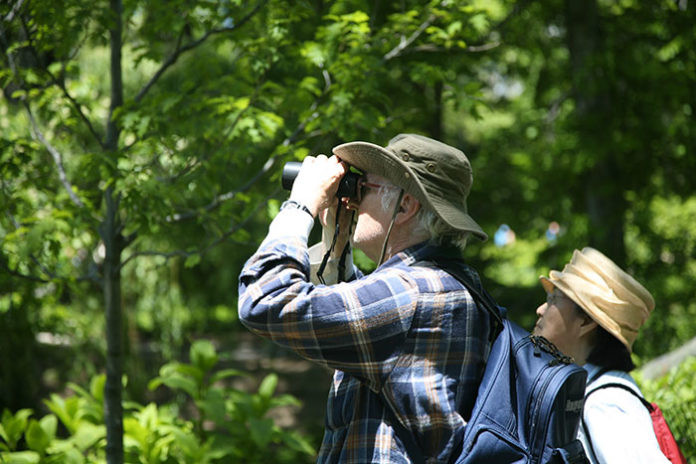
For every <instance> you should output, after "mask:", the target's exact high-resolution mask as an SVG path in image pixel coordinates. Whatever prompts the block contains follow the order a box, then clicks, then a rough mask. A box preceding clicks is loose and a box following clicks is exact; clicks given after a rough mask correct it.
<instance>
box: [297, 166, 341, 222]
mask: <svg viewBox="0 0 696 464" xmlns="http://www.w3.org/2000/svg"><path fill="white" fill-rule="evenodd" d="M347 171H348V166H347V165H346V164H345V163H343V162H342V161H341V160H340V159H338V158H337V157H336V156H332V157H331V158H327V157H326V156H325V155H319V156H317V157H316V158H315V157H313V156H308V157H306V158H305V159H304V161H303V162H302V167H301V168H300V172H299V173H298V174H297V178H296V179H295V182H294V183H293V186H292V191H291V192H290V200H294V201H296V202H298V203H300V204H302V205H305V206H306V207H307V208H309V211H310V212H311V213H312V216H313V217H316V216H317V214H318V213H319V212H320V211H322V210H324V209H326V208H328V207H330V206H331V204H332V202H334V201H335V198H336V192H337V191H338V185H339V183H340V181H341V178H343V176H344V175H345V173H346V172H347Z"/></svg>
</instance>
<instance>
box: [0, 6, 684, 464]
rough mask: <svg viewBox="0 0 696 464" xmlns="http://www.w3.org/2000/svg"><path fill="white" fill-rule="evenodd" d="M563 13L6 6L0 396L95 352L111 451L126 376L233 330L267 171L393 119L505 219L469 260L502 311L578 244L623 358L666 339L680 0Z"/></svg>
mask: <svg viewBox="0 0 696 464" xmlns="http://www.w3.org/2000/svg"><path fill="white" fill-rule="evenodd" d="M576 3H577V2H572V1H561V0H546V1H542V2H527V1H518V2H512V1H506V0H498V1H482V0H481V1H479V0H475V1H473V0H472V1H471V2H452V1H446V0H444V1H442V0H441V1H429V2H418V1H415V0H414V1H411V0H407V1H404V0H400V1H376V2H374V1H360V0H340V1H332V2H324V1H320V0H316V1H301V2H288V1H282V0H259V1H257V2H241V1H238V0H224V1H221V2H206V1H195V0H181V1H175V2H171V1H167V2H164V1H147V2H145V1H141V0H123V2H121V0H110V1H109V2H106V1H104V0H101V1H97V2H96V3H95V2H92V3H90V4H84V2H78V1H74V0H61V1H59V2H54V1H51V2H48V1H42V0H15V1H14V2H5V3H3V4H2V5H1V6H0V48H2V50H3V52H4V53H3V55H2V60H3V61H2V67H1V68H0V85H1V86H2V88H3V93H4V97H5V98H4V100H3V101H2V102H0V115H1V117H0V128H2V131H1V134H2V135H1V136H0V157H1V158H0V159H1V160H2V162H1V164H0V171H1V172H2V176H1V184H0V187H1V188H0V192H1V193H0V201H1V202H2V210H3V214H2V217H1V218H0V237H1V240H2V251H1V253H0V276H1V277H2V278H1V280H0V290H2V292H3V293H2V295H1V296H0V324H1V325H2V328H3V330H6V331H8V336H4V337H2V340H1V341H0V344H2V346H1V347H0V348H2V353H3V356H6V359H7V360H15V359H20V356H21V357H24V359H26V360H27V362H32V360H33V362H34V363H35V364H36V365H37V371H38V373H39V375H41V376H42V382H41V388H42V389H43V390H38V388H37V391H36V392H34V391H31V389H27V388H25V385H26V384H29V383H32V382H31V379H29V378H27V376H26V374H23V373H24V372H27V371H22V370H21V369H16V368H15V366H16V365H15V364H14V363H10V362H9V361H8V362H7V363H5V362H3V365H2V368H1V369H0V375H2V376H3V377H2V379H0V380H3V382H0V383H1V384H2V385H3V388H4V390H3V400H2V402H3V405H7V406H11V407H12V409H13V410H16V409H18V408H21V407H25V406H27V404H26V402H27V401H30V400H31V397H34V398H36V395H37V394H42V393H43V392H44V391H45V390H46V389H49V390H54V389H57V388H60V386H61V385H62V384H63V383H64V382H65V381H67V380H75V377H76V376H80V380H81V381H83V382H85V383H86V379H87V378H88V377H90V376H91V375H93V374H97V373H99V372H102V371H103V370H104V366H106V371H107V378H106V395H105V403H106V405H107V407H106V410H107V415H106V421H107V424H108V442H109V448H108V454H109V460H110V462H120V461H121V460H122V457H121V456H122V454H123V451H122V443H121V442H120V440H119V437H120V436H122V429H121V424H120V423H119V421H120V419H119V417H120V415H121V413H120V407H121V406H120V405H121V399H122V398H121V387H122V383H121V378H122V374H123V373H125V374H127V377H128V379H129V381H128V390H127V395H128V396H129V397H130V398H134V399H138V400H141V401H142V400H145V399H147V398H148V395H150V394H149V393H148V392H147V389H146V388H145V387H146V380H147V378H149V377H151V376H152V375H153V374H152V371H153V370H154V369H155V368H156V367H157V366H158V365H159V364H160V363H161V361H163V360H170V359H172V358H174V359H177V358H185V357H186V353H187V352H188V350H186V349H185V345H188V344H189V343H190V342H191V341H193V340H194V339H195V338H201V337H204V338H213V339H215V340H216V341H217V343H219V344H220V345H223V346H224V347H225V348H227V349H229V350H231V349H233V347H234V344H235V342H236V340H237V339H238V338H239V336H240V335H241V334H243V332H239V325H238V323H237V322H236V319H235V317H236V316H235V314H236V291H235V289H236V279H237V273H238V270H239V268H240V267H241V265H242V263H243V261H244V260H245V259H246V258H247V257H248V256H249V255H250V254H251V253H252V252H253V250H254V249H255V248H256V246H257V245H258V242H259V241H260V240H261V239H262V237H263V236H264V235H265V231H266V227H267V223H268V218H269V217H270V216H273V215H274V214H275V213H276V212H277V209H278V205H279V203H280V202H281V201H282V200H283V199H284V197H285V196H286V194H285V193H283V192H281V191H280V189H279V188H278V176H279V172H280V167H281V165H282V164H283V162H285V161H287V160H290V159H301V158H303V157H304V156H305V155H307V154H316V153H322V152H323V153H329V152H330V149H331V147H332V146H334V145H335V144H337V143H340V142H344V141H349V140H356V139H362V140H368V141H371V142H375V143H380V144H385V143H386V142H387V141H388V140H389V138H391V137H392V136H393V135H394V134H396V133H398V132H405V131H413V132H419V133H424V134H427V135H430V136H433V137H437V138H441V139H443V140H445V141H447V142H449V143H452V144H454V145H457V146H459V147H461V148H463V149H464V151H465V152H466V153H467V155H469V157H470V159H471V160H472V163H473V164H474V172H475V177H476V182H475V183H474V190H473V192H472V195H471V197H470V205H469V206H470V211H471V213H472V215H473V216H474V217H475V218H477V220H479V222H480V223H481V224H482V225H483V226H484V229H485V230H486V231H487V232H488V233H489V235H490V236H491V237H494V235H495V232H496V230H498V228H499V226H501V224H503V223H505V224H507V225H508V226H510V227H511V229H512V230H513V231H514V232H515V234H516V235H515V237H516V240H515V241H514V242H513V241H510V242H508V243H507V244H506V245H504V246H498V245H496V243H495V240H490V241H489V242H488V243H487V244H478V243H472V244H471V246H470V247H469V252H468V255H469V256H468V258H469V259H470V261H471V262H472V264H474V266H475V267H477V268H478V269H480V270H481V271H482V273H483V274H484V277H486V278H487V280H488V285H489V288H490V289H491V291H492V293H494V294H495V296H496V297H497V298H498V299H499V301H500V302H501V303H503V304H505V305H506V306H509V307H510V309H511V311H510V315H511V317H512V318H513V319H515V320H517V321H518V322H521V323H522V324H523V325H526V326H528V327H531V325H532V324H533V320H534V317H535V316H534V313H533V309H534V308H536V306H537V305H538V304H539V302H541V301H543V295H542V291H541V289H540V286H539V285H538V281H537V278H538V276H539V274H541V273H545V272H547V271H548V269H549V267H554V268H558V267H559V266H561V265H562V264H563V263H564V262H565V261H567V260H568V259H569V257H570V254H571V253H572V250H573V249H574V248H578V247H582V246H584V245H587V244H592V245H594V246H596V247H597V248H599V249H601V250H603V251H605V252H606V253H607V254H609V255H610V256H611V257H612V258H614V259H615V260H617V261H618V262H619V263H622V264H625V265H626V266H627V267H628V269H629V270H630V271H631V272H632V273H633V274H634V275H636V276H637V277H638V278H639V280H641V281H643V282H645V283H646V285H647V286H648V288H649V289H650V290H651V291H652V292H653V294H654V295H655V296H656V300H657V301H658V308H657V310H656V316H655V317H652V318H651V319H650V321H649V323H648V326H647V327H646V329H645V330H644V331H643V333H642V335H641V337H640V339H639V340H640V341H639V343H638V344H637V345H636V352H637V356H638V361H641V360H643V359H646V360H647V359H650V358H652V357H654V356H656V355H658V354H661V353H664V352H665V351H667V350H669V349H672V348H675V347H677V346H678V345H680V344H681V343H684V342H685V341H686V340H688V339H689V338H691V337H692V336H693V334H694V332H695V327H694V326H695V324H694V322H693V321H694V320H696V319H695V318H694V317H693V316H694V315H696V302H694V301H693V290H691V289H692V288H693V287H694V282H695V281H696V267H695V266H694V258H695V257H694V249H695V247H696V233H694V232H693V231H692V230H691V229H692V228H691V227H689V226H690V224H691V223H693V221H694V220H696V199H695V198H694V195H693V191H694V181H693V176H692V175H691V173H693V172H695V169H694V168H695V167H696V166H694V165H695V164H696V159H695V158H694V156H693V148H694V146H693V144H694V140H696V137H694V133H693V131H694V127H693V116H692V112H693V109H694V105H695V103H696V102H695V101H694V100H695V98H696V97H695V95H694V88H696V87H695V86H694V81H695V80H696V59H695V58H696V57H695V56H694V53H696V52H694V50H695V48H694V45H695V44H694V42H695V39H696V37H695V35H696V32H694V29H693V26H692V25H693V24H694V19H695V18H694V8H691V7H689V6H688V5H687V2H685V1H679V2H674V1H671V0H662V1H660V2H652V3H649V4H643V3H640V2H630V1H627V2H621V3H619V4H616V2H605V1H602V0H595V1H592V2H589V3H585V4H583V6H582V8H581V7H580V6H578V5H577V4H576ZM668 84H669V85H668ZM554 222H556V223H558V225H559V228H558V230H555V229H554V228H553V227H550V224H552V223H554ZM508 238H509V237H508ZM358 257H359V259H360V264H361V265H362V266H364V267H365V268H366V269H369V268H370V267H371V266H373V265H374V263H370V262H368V260H367V259H366V258H365V257H364V256H358ZM10 330H11V332H10ZM10 333H11V336H9V334H10ZM37 337H38V340H39V341H40V343H37V342H36V340H37ZM47 341H48V342H50V344H47ZM257 343H258V345H257V346H256V349H257V350H259V351H260V352H264V353H267V351H264V350H265V349H266V346H265V345H263V344H262V342H257ZM47 347H48V349H47ZM268 353H269V355H273V353H274V352H268ZM275 354H276V355H277V354H278V353H277V352H275ZM47 356H51V357H50V359H51V360H52V361H53V360H55V361H56V362H55V363H54V364H58V363H59V361H60V360H61V359H62V360H64V361H63V364H62V365H63V366H66V368H65V369H56V368H53V369H51V368H45V367H44V366H42V364H43V363H44V361H45V360H46V359H49V358H47ZM82 372H84V373H82ZM16 375H19V377H17V376H16ZM22 375H24V377H22ZM6 379H14V380H13V381H11V382H5V381H4V380H6ZM6 385H13V386H14V388H6V387H5V386H6ZM35 401H37V400H36V399H35ZM37 402H38V401H37ZM319 415H320V414H318V413H317V416H319Z"/></svg>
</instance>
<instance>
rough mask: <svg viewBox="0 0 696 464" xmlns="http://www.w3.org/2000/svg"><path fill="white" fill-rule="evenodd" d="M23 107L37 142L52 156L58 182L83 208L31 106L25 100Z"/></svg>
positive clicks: (56, 151)
mask: <svg viewBox="0 0 696 464" xmlns="http://www.w3.org/2000/svg"><path fill="white" fill-rule="evenodd" d="M24 108H25V110H26V112H27V114H28V115H29V121H30V122H31V127H32V132H33V134H34V136H35V137H36V138H37V139H38V140H39V142H41V144H43V146H44V147H46V149H47V150H48V152H49V153H50V154H51V157H52V158H53V162H54V163H55V165H56V169H58V178H59V179H60V183H61V184H63V188H65V190H66V191H67V192H68V195H69V196H70V199H71V200H72V202H73V203H74V204H75V206H78V207H80V208H84V207H85V204H84V203H82V200H80V197H78V196H77V194H76V193H75V190H74V189H73V186H72V184H71V183H70V180H69V179H68V176H67V174H66V173H65V167H64V166H63V157H62V155H61V154H60V152H59V151H58V150H57V149H56V148H55V147H54V146H53V145H51V143H50V142H49V141H48V140H46V137H44V135H43V132H41V129H40V128H39V125H38V124H37V123H36V120H35V119H34V115H33V113H32V111H31V108H29V104H28V103H27V102H26V101H25V102H24Z"/></svg>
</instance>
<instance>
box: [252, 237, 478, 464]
mask: <svg viewBox="0 0 696 464" xmlns="http://www.w3.org/2000/svg"><path fill="white" fill-rule="evenodd" d="M272 227H273V225H272ZM310 228H311V226H310ZM443 252H449V253H450V254H449V256H448V257H450V258H451V257H452V255H451V250H447V251H445V250H442V249H439V248H436V247H433V246H429V245H419V246H416V247H412V248H410V249H408V250H404V251H403V252H400V253H398V254H397V255H395V256H393V257H392V258H391V259H389V260H388V261H387V262H385V263H384V264H383V265H382V266H380V267H379V268H378V269H377V270H376V271H374V272H373V273H371V274H370V275H367V276H362V275H360V273H359V272H358V274H357V275H356V276H355V277H356V278H355V279H354V280H353V281H351V282H344V283H340V284H337V285H331V286H323V285H314V284H312V283H311V282H310V279H309V269H310V264H309V258H308V253H307V240H306V236H305V237H299V238H298V237H284V238H282V239H275V240H269V239H267V240H266V241H264V243H263V244H262V245H261V247H260V248H259V250H258V251H257V252H256V253H255V254H254V255H253V256H252V257H251V258H250V259H249V260H248V261H247V263H246V264H245V266H244V268H243V270H242V272H241V274H240V284H239V316H240V320H241V321H242V323H243V324H244V325H245V326H246V327H247V328H248V329H249V330H251V331H252V332H254V333H256V334H258V335H260V336H262V337H266V338H269V339H271V340H273V341H274V342H276V343H278V344H280V345H283V346H286V347H289V348H291V349H292V350H294V351H295V352H297V353H298V354H299V355H300V356H302V357H304V358H306V359H309V360H311V361H314V362H316V363H318V364H321V365H323V366H327V367H329V368H332V369H335V373H334V378H333V383H332V385H331V388H330V391H329V397H328V403H327V411H326V431H325V435H324V439H323V443H322V445H321V449H320V450H319V456H318V462H320V463H339V462H340V463H377V462H379V463H407V462H411V460H410V459H409V457H408V453H407V451H406V449H407V447H406V446H404V444H403V442H404V440H410V441H411V442H415V443H416V444H417V445H418V447H419V448H420V450H421V452H422V454H423V455H424V456H428V459H427V461H428V462H448V461H449V460H450V458H452V457H453V455H456V453H457V452H458V449H457V448H458V446H460V445H461V439H462V436H463V433H464V430H463V429H464V427H463V426H464V425H465V424H466V419H467V418H468V417H469V415H470V413H471V409H472V407H473V403H474V400H475V397H476V392H477V389H478V384H479V383H480V379H481V375H482V372H483V368H484V365H485V360H486V358H487V356H488V352H489V349H490V344H489V342H488V335H489V331H490V320H489V317H488V315H487V313H486V312H485V310H483V309H478V308H477V307H476V305H475V303H474V302H473V300H472V298H471V296H470V294H469V292H468V291H467V290H466V289H465V288H464V286H463V285H462V284H461V283H460V282H459V281H457V280H456V279H455V278H454V277H452V276H451V275H449V274H447V273H446V272H444V271H443V270H441V269H438V268H434V267H424V266H411V265H412V264H413V263H415V262H417V261H422V260H427V259H428V257H429V256H433V255H434V254H437V253H443ZM472 273H473V274H474V275H475V272H473V271H472ZM386 408H392V411H393V413H391V412H389V411H386ZM395 417H398V420H399V421H400V422H401V423H402V424H403V425H404V426H405V429H403V428H402V429H401V430H402V432H401V433H402V434H403V432H404V430H407V431H408V432H407V433H408V435H409V436H408V437H402V436H399V435H397V433H396V432H395V429H394V428H393V427H392V425H391V424H392V421H393V420H394V418H395Z"/></svg>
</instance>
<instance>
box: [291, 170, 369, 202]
mask: <svg viewBox="0 0 696 464" xmlns="http://www.w3.org/2000/svg"><path fill="white" fill-rule="evenodd" d="M300 167H302V163H300V162H299V161H288V162H287V163H285V166H283V175H282V177H281V179H280V180H281V184H282V186H283V188H284V189H285V190H292V184H293V183H295V178H296V177H297V173H299V172H300ZM360 177H361V176H360V174H358V173H356V172H352V171H348V172H347V173H346V174H345V175H344V176H343V178H342V179H341V183H340V184H338V191H337V192H336V196H337V197H338V198H343V197H348V198H352V199H357V198H358V189H359V188H360V186H359V185H358V184H359V181H360Z"/></svg>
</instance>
